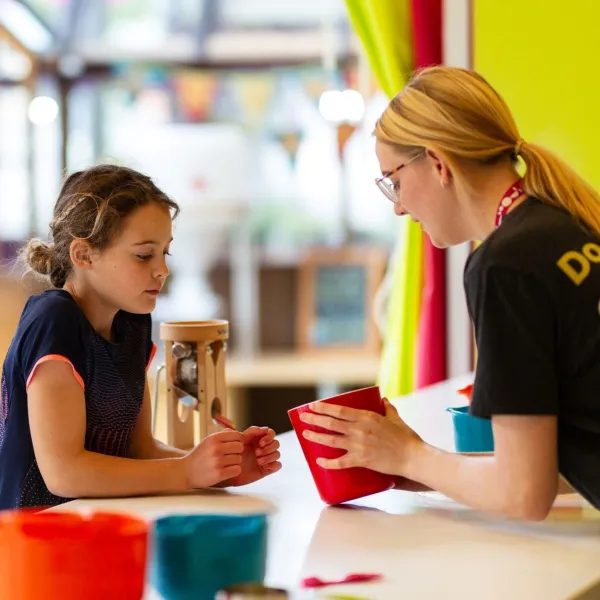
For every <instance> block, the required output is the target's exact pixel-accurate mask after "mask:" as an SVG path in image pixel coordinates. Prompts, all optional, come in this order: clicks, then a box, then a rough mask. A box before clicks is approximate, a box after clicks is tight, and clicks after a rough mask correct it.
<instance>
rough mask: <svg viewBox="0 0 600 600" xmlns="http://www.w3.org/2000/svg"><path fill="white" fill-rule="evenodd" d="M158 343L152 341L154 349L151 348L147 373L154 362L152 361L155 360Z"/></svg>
mask: <svg viewBox="0 0 600 600" xmlns="http://www.w3.org/2000/svg"><path fill="white" fill-rule="evenodd" d="M156 349H157V347H156V344H155V343H154V342H152V350H150V358H149V359H148V363H147V364H146V373H147V372H148V369H149V368H150V365H151V364H152V361H153V360H154V355H155V354H156Z"/></svg>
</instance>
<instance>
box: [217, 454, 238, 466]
mask: <svg viewBox="0 0 600 600" xmlns="http://www.w3.org/2000/svg"><path fill="white" fill-rule="evenodd" d="M242 460H243V459H242V455H241V454H226V455H225V456H220V457H219V458H218V459H217V465H218V466H219V467H230V466H231V465H241V464H242Z"/></svg>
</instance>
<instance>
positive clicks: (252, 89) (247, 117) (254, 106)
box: [228, 71, 278, 129]
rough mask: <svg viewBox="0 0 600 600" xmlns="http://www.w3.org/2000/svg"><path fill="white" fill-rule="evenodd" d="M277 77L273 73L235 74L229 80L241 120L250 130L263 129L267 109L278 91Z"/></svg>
mask: <svg viewBox="0 0 600 600" xmlns="http://www.w3.org/2000/svg"><path fill="white" fill-rule="evenodd" d="M277 84H278V81H277V76H276V75H275V74H274V73H273V72H269V71H267V72H264V73H262V72H257V71H252V72H249V73H235V74H234V75H232V76H231V77H230V78H229V82H228V87H229V89H230V90H231V91H232V93H233V95H234V98H235V101H236V104H237V108H238V110H239V113H240V118H241V120H242V121H243V122H244V123H245V125H246V126H247V127H249V128H256V129H259V128H260V127H262V125H263V122H264V119H265V117H266V114H267V109H268V108H269V105H270V103H271V101H272V100H273V98H274V97H275V92H276V91H277Z"/></svg>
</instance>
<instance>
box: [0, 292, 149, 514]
mask: <svg viewBox="0 0 600 600" xmlns="http://www.w3.org/2000/svg"><path fill="white" fill-rule="evenodd" d="M113 332H114V335H115V343H112V342H109V341H107V340H105V339H104V338H103V337H102V336H101V335H100V334H98V333H97V332H96V331H95V330H94V329H93V327H92V326H91V324H90V322H89V321H88V320H87V318H86V316H85V315H84V313H83V312H82V311H81V309H80V308H79V306H78V305H77V304H76V302H75V301H74V300H73V297H72V296H71V295H70V294H69V293H68V292H66V291H64V290H49V291H47V292H44V293H43V294H39V295H37V296H32V297H31V298H29V300H28V301H27V304H26V305H25V308H24V309H23V314H22V315H21V319H20V321H19V325H18V327H17V331H16V333H15V336H14V338H13V340H12V342H11V345H10V348H9V350H8V353H7V355H6V359H5V361H4V366H3V369H2V379H1V395H0V399H1V401H0V509H11V508H21V507H39V506H51V505H56V504H60V503H62V502H65V501H66V500H67V499H66V498H60V497H58V496H55V495H53V494H52V493H50V491H49V490H48V488H47V487H46V484H45V483H44V479H43V477H42V475H41V473H40V470H39V468H38V464H37V460H36V457H35V453H34V450H33V443H32V440H31V432H30V430H29V413H28V405H27V388H28V386H29V382H30V381H31V379H32V377H33V374H34V373H35V370H36V368H37V366H38V365H39V364H41V363H43V362H46V361H49V360H61V361H64V362H66V363H68V364H69V365H70V366H71V369H72V370H73V374H74V376H75V378H76V379H77V381H78V383H79V385H81V387H82V389H83V391H84V396H85V408H86V431H85V448H86V450H89V451H91V452H98V453H100V454H109V455H112V456H120V457H126V456H127V454H128V451H129V444H130V442H131V434H132V432H133V428H134V426H135V424H136V422H137V419H138V416H139V413H140V409H141V406H142V401H143V399H144V391H145V385H146V369H147V365H148V364H149V362H150V361H151V360H152V357H153V354H154V350H155V346H154V344H153V343H152V340H151V319H150V315H133V314H130V313H126V312H123V311H121V312H118V313H117V315H116V316H115V319H114V323H113ZM58 401H60V399H57V402H58Z"/></svg>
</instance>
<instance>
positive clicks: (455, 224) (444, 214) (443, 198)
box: [375, 141, 466, 248]
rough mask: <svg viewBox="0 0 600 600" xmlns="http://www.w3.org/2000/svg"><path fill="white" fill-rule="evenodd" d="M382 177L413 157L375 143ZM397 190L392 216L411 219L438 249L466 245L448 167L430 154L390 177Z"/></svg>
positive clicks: (423, 155)
mask: <svg viewBox="0 0 600 600" xmlns="http://www.w3.org/2000/svg"><path fill="white" fill-rule="evenodd" d="M375 152H376V154H377V159H378V160H379V166H380V168H381V173H382V175H386V174H388V173H390V172H391V171H393V170H394V169H396V168H397V167H398V166H400V165H403V164H405V163H407V162H408V161H409V160H410V159H411V158H412V157H411V156H410V155H406V154H403V153H401V152H398V151H397V150H396V149H395V148H394V147H393V146H390V145H389V144H385V143H383V142H380V141H377V143H376V146H375ZM390 179H391V181H392V183H393V184H394V188H395V190H396V199H397V201H396V203H395V204H394V205H393V206H394V212H395V213H396V214H397V215H398V216H402V215H410V217H411V218H412V220H413V221H415V222H417V223H421V228H422V229H423V231H425V232H426V233H427V235H428V236H429V238H430V239H431V243H432V244H433V245H434V246H436V247H438V248H446V247H447V246H453V245H455V244H459V243H461V242H463V241H465V239H466V237H465V236H464V233H463V232H462V231H461V230H462V229H463V228H462V227H461V219H460V216H459V212H460V211H459V206H458V203H457V199H456V190H455V186H454V182H453V178H452V173H451V172H450V169H449V168H448V165H447V164H446V163H445V162H444V161H443V160H441V159H440V158H439V157H438V156H436V155H435V154H434V153H433V152H431V151H430V150H426V151H424V152H423V154H422V155H421V156H420V157H419V158H417V159H416V160H413V161H412V162H410V164H406V166H404V167H402V168H401V169H399V170H398V171H397V172H396V173H394V174H393V175H391V176H390Z"/></svg>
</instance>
